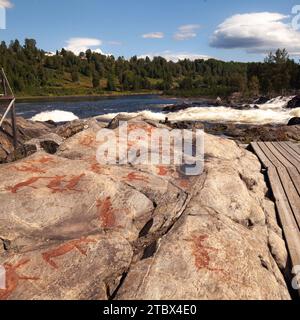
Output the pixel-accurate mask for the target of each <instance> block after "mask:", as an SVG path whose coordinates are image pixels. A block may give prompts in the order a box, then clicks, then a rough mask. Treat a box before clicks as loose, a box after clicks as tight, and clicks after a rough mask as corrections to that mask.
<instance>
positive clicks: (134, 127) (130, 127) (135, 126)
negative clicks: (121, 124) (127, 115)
mask: <svg viewBox="0 0 300 320" xmlns="http://www.w3.org/2000/svg"><path fill="white" fill-rule="evenodd" d="M137 129H140V130H144V131H146V132H147V134H148V136H150V135H151V134H152V132H153V131H154V130H155V128H154V127H152V126H150V125H146V126H145V125H143V124H133V123H131V124H129V125H128V132H129V133H130V132H131V131H133V130H137Z"/></svg>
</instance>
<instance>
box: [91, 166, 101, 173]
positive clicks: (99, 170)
mask: <svg viewBox="0 0 300 320" xmlns="http://www.w3.org/2000/svg"><path fill="white" fill-rule="evenodd" d="M90 170H91V171H93V172H95V173H98V174H101V173H102V167H101V166H100V164H99V163H93V164H91V167H90Z"/></svg>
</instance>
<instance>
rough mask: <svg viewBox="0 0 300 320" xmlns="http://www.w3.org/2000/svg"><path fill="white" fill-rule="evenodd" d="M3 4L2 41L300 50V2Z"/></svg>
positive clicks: (232, 53)
mask: <svg viewBox="0 0 300 320" xmlns="http://www.w3.org/2000/svg"><path fill="white" fill-rule="evenodd" d="M297 1H298V3H297ZM1 2H2V4H4V5H5V6H8V4H9V2H11V3H12V4H13V6H12V7H11V8H9V9H7V10H6V12H7V19H6V20H7V29H6V30H0V40H5V41H9V40H11V39H15V38H17V39H19V40H23V39H24V38H26V37H27V38H35V39H36V40H37V42H38V46H39V47H41V48H43V49H44V50H48V51H53V50H56V49H60V48H62V47H67V48H69V49H72V50H73V51H77V50H80V49H81V48H83V49H84V48H85V47H87V46H92V49H94V50H99V51H100V50H101V51H102V52H104V53H111V54H114V55H115V56H119V55H123V56H125V57H130V56H133V55H138V56H143V55H157V54H161V55H164V56H166V57H167V58H170V59H176V58H177V57H191V58H193V57H198V56H202V55H203V56H210V57H216V58H219V59H223V60H238V61H257V60H262V59H263V56H264V55H265V52H267V51H268V50H270V49H275V48H276V47H279V46H280V47H287V48H288V50H289V51H290V52H291V53H292V54H293V55H295V57H298V56H299V55H300V54H299V53H300V31H298V30H295V28H294V29H292V27H291V26H290V24H291V21H292V18H293V17H294V16H293V15H292V8H293V7H294V6H295V5H297V4H299V5H300V0H295V1H290V0H285V1H283V0H281V1H279V0H260V1H258V0H251V1H250V0H249V1H246V0H243V1H238V0H226V1H224V0H185V1H178V0H160V1H158V0H152V1H143V0H139V1H138V0H127V1H126V0H114V1H108V0H105V1H103V0H85V1H83V0H42V1H41V0H25V1H24V0H0V4H1ZM299 13H300V9H299ZM238 14H239V15H238ZM245 14H247V15H245ZM237 15H238V16H237ZM287 16H289V17H287ZM294 19H296V18H294ZM299 22H300V19H299Z"/></svg>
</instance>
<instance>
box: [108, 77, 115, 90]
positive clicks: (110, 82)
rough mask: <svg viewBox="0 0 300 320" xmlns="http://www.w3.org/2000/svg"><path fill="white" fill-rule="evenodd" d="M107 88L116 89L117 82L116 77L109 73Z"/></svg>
mask: <svg viewBox="0 0 300 320" xmlns="http://www.w3.org/2000/svg"><path fill="white" fill-rule="evenodd" d="M106 89H107V90H108V91H116V82H115V78H114V76H113V75H111V74H110V75H109V76H108V78H107V86H106Z"/></svg>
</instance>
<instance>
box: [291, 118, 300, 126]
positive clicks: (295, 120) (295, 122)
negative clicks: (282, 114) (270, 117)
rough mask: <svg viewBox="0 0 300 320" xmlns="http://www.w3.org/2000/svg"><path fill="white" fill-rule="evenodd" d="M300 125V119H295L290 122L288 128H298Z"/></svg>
mask: <svg viewBox="0 0 300 320" xmlns="http://www.w3.org/2000/svg"><path fill="white" fill-rule="evenodd" d="M299 124H300V118H299V117H294V118H292V119H290V120H289V122H288V126H296V125H299Z"/></svg>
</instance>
